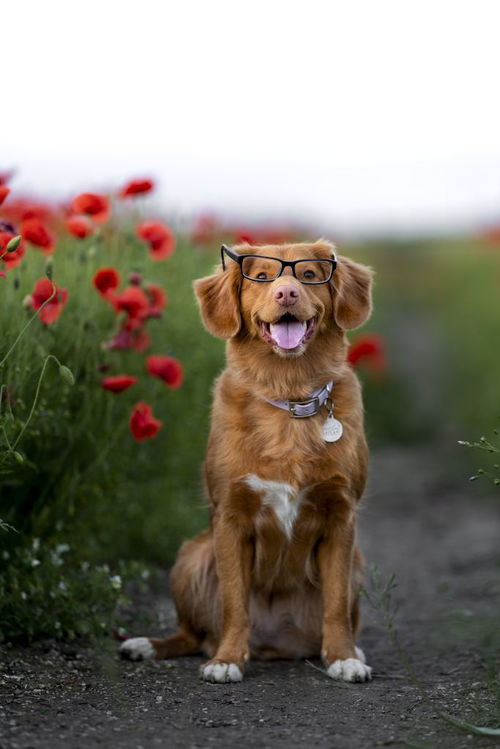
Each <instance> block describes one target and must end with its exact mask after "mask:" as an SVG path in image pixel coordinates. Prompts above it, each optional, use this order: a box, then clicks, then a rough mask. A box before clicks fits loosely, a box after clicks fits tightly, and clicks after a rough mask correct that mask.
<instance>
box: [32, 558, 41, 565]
mask: <svg viewBox="0 0 500 749" xmlns="http://www.w3.org/2000/svg"><path fill="white" fill-rule="evenodd" d="M39 564H40V560H39V559H32V560H31V566H32V567H38V565H39Z"/></svg>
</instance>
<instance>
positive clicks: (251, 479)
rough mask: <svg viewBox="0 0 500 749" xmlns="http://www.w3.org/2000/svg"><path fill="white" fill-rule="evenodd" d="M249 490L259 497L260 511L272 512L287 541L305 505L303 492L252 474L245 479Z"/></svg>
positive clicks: (290, 537)
mask: <svg viewBox="0 0 500 749" xmlns="http://www.w3.org/2000/svg"><path fill="white" fill-rule="evenodd" d="M246 483H247V485H248V487H249V488H250V489H252V490H253V491H254V492H256V493H258V494H259V496H260V501H261V507H262V509H269V510H271V511H272V513H273V516H274V518H275V519H276V522H277V524H278V527H279V528H280V530H281V531H282V533H283V534H284V535H285V537H286V538H287V539H288V540H291V539H292V537H293V533H294V528H295V526H296V523H297V520H298V517H299V514H300V511H301V509H302V508H303V506H304V504H305V491H297V490H296V489H294V487H293V486H291V485H290V484H287V483H285V482H282V481H267V480H265V479H261V478H259V477H258V476H255V475H254V474H250V476H248V477H247V479H246Z"/></svg>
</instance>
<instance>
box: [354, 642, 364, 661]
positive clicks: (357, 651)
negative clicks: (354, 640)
mask: <svg viewBox="0 0 500 749" xmlns="http://www.w3.org/2000/svg"><path fill="white" fill-rule="evenodd" d="M354 650H355V651H356V655H357V656H358V658H359V660H360V661H361V663H366V656H365V654H364V653H363V651H362V650H361V648H358V647H357V646H355V647H354Z"/></svg>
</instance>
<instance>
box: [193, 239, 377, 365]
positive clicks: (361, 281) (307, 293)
mask: <svg viewBox="0 0 500 749" xmlns="http://www.w3.org/2000/svg"><path fill="white" fill-rule="evenodd" d="M232 252H233V253H235V254H236V255H237V256H239V260H233V259H231V258H230V257H229V256H228V257H227V260H226V262H225V266H226V267H225V270H224V269H223V267H222V266H220V267H219V268H218V270H217V272H216V273H215V274H214V275H213V276H208V277H207V278H202V279H199V280H198V281H195V283H194V289H195V293H196V296H197V297H198V301H199V303H200V309H201V315H202V318H203V322H204V324H205V326H206V328H207V329H208V330H209V331H210V332H211V333H213V334H214V335H216V336H218V337H220V338H245V337H250V338H251V339H253V340H256V341H257V340H258V341H261V342H262V343H263V344H265V345H266V346H269V347H271V348H272V350H273V351H274V352H275V353H276V354H278V355H279V356H282V357H290V356H300V355H301V354H303V353H304V351H305V350H306V348H307V347H308V346H309V345H310V344H311V343H312V341H315V340H319V339H320V338H321V336H322V335H324V334H325V333H327V332H328V331H331V330H332V329H336V330H337V331H338V330H348V329H351V328H357V327H358V326H359V325H362V324H363V323H364V322H365V321H366V320H367V318H368V317H369V315H370V311H371V282H372V271H371V270H370V269H369V268H367V267H366V266H364V265H359V264H358V263H354V262H353V261H352V260H349V259H348V258H346V257H342V256H341V257H338V258H336V256H335V252H334V246H333V245H332V244H330V243H329V242H326V241H324V240H319V241H317V242H313V243H301V244H286V245H266V246H260V247H252V246H249V245H239V246H237V247H234V248H232ZM247 255H248V256H250V257H245V259H244V260H243V261H242V260H241V257H242V256H247ZM279 261H285V263H287V262H288V263H290V264H289V265H286V264H285V265H284V266H282V265H281V263H280V262H279ZM293 261H303V262H300V263H299V264H294V263H293ZM332 268H334V270H333V272H332ZM278 274H279V275H278ZM330 276H331V277H330ZM251 279H253V280H251Z"/></svg>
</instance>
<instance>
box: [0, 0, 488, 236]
mask: <svg viewBox="0 0 500 749" xmlns="http://www.w3.org/2000/svg"><path fill="white" fill-rule="evenodd" d="M499 22H500V4H499V3H498V2H497V1H496V0H474V2H471V1H470V2H469V1H468V2H461V1H460V0H454V2H449V1H448V0H432V2H429V1H428V0H420V1H419V2H418V3H416V2H402V1H401V0H396V1H394V0H377V2H373V1H372V0H362V1H359V0H350V1H349V2H345V1H343V2H337V0H330V1H327V0H326V1H324V0H309V2H307V3H304V2H295V0H288V1H287V2H282V0H267V2H263V1H262V0H254V1H253V2H251V3H246V2H237V1H235V0H232V2H230V1H229V0H211V1H210V2H209V3H208V2H203V1H202V0H199V1H198V2H196V1H195V0H182V2H181V0H178V2H170V1H169V0H163V2H158V1H157V2H153V1H152V0H141V2H137V0H135V1H134V2H128V0H122V1H121V2H116V0H101V1H100V2H96V1H95V0H87V2H86V3H85V4H72V3H68V2H61V1H60V0H45V1H44V2H43V3H39V2H32V1H31V0H27V1H26V2H25V3H16V4H14V3H13V2H9V3H4V5H3V7H2V26H3V29H4V31H3V33H2V48H3V49H2V57H3V75H2V86H1V90H2V102H3V110H4V114H3V116H2V120H1V124H0V170H1V169H4V168H8V167H15V168H16V169H17V176H16V179H15V181H14V182H13V184H12V186H13V187H15V188H16V189H18V190H27V189H32V190H35V191H37V192H39V193H41V194H45V195H47V194H50V195H57V196H61V197H65V196H67V195H71V194H72V193H74V192H75V191H79V190H81V189H105V188H109V187H112V186H114V185H116V184H119V183H121V182H123V181H124V180H125V179H127V178H128V177H129V176H142V175H144V176H153V177H155V178H156V179H157V180H158V183H159V193H158V198H157V199H158V202H159V203H160V204H161V205H165V206H166V207H168V208H169V209H173V210H176V211H181V212H184V213H196V212H200V211H206V210H208V211H214V212H226V213H227V212H228V213H233V214H236V215H241V216H245V215H247V216H251V217H291V218H295V219H297V220H314V221H317V222H319V223H321V224H323V225H324V226H326V227H332V230H333V229H336V230H337V231H339V232H345V233H351V234H356V233H361V234H362V233H366V232H368V233H370V232H371V233H376V232H403V233H404V232H415V231H417V232H419V231H423V232H425V231H432V230H455V229H462V228H465V229H467V228H468V227H472V226H475V225H478V224H481V223H484V222H487V221H494V220H499V221H500V137H499V133H500V97H499V96H498V88H499V83H498V78H499V75H498V73H499V63H498V28H499ZM6 32H7V33H6ZM6 109H7V111H5V110H6Z"/></svg>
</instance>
